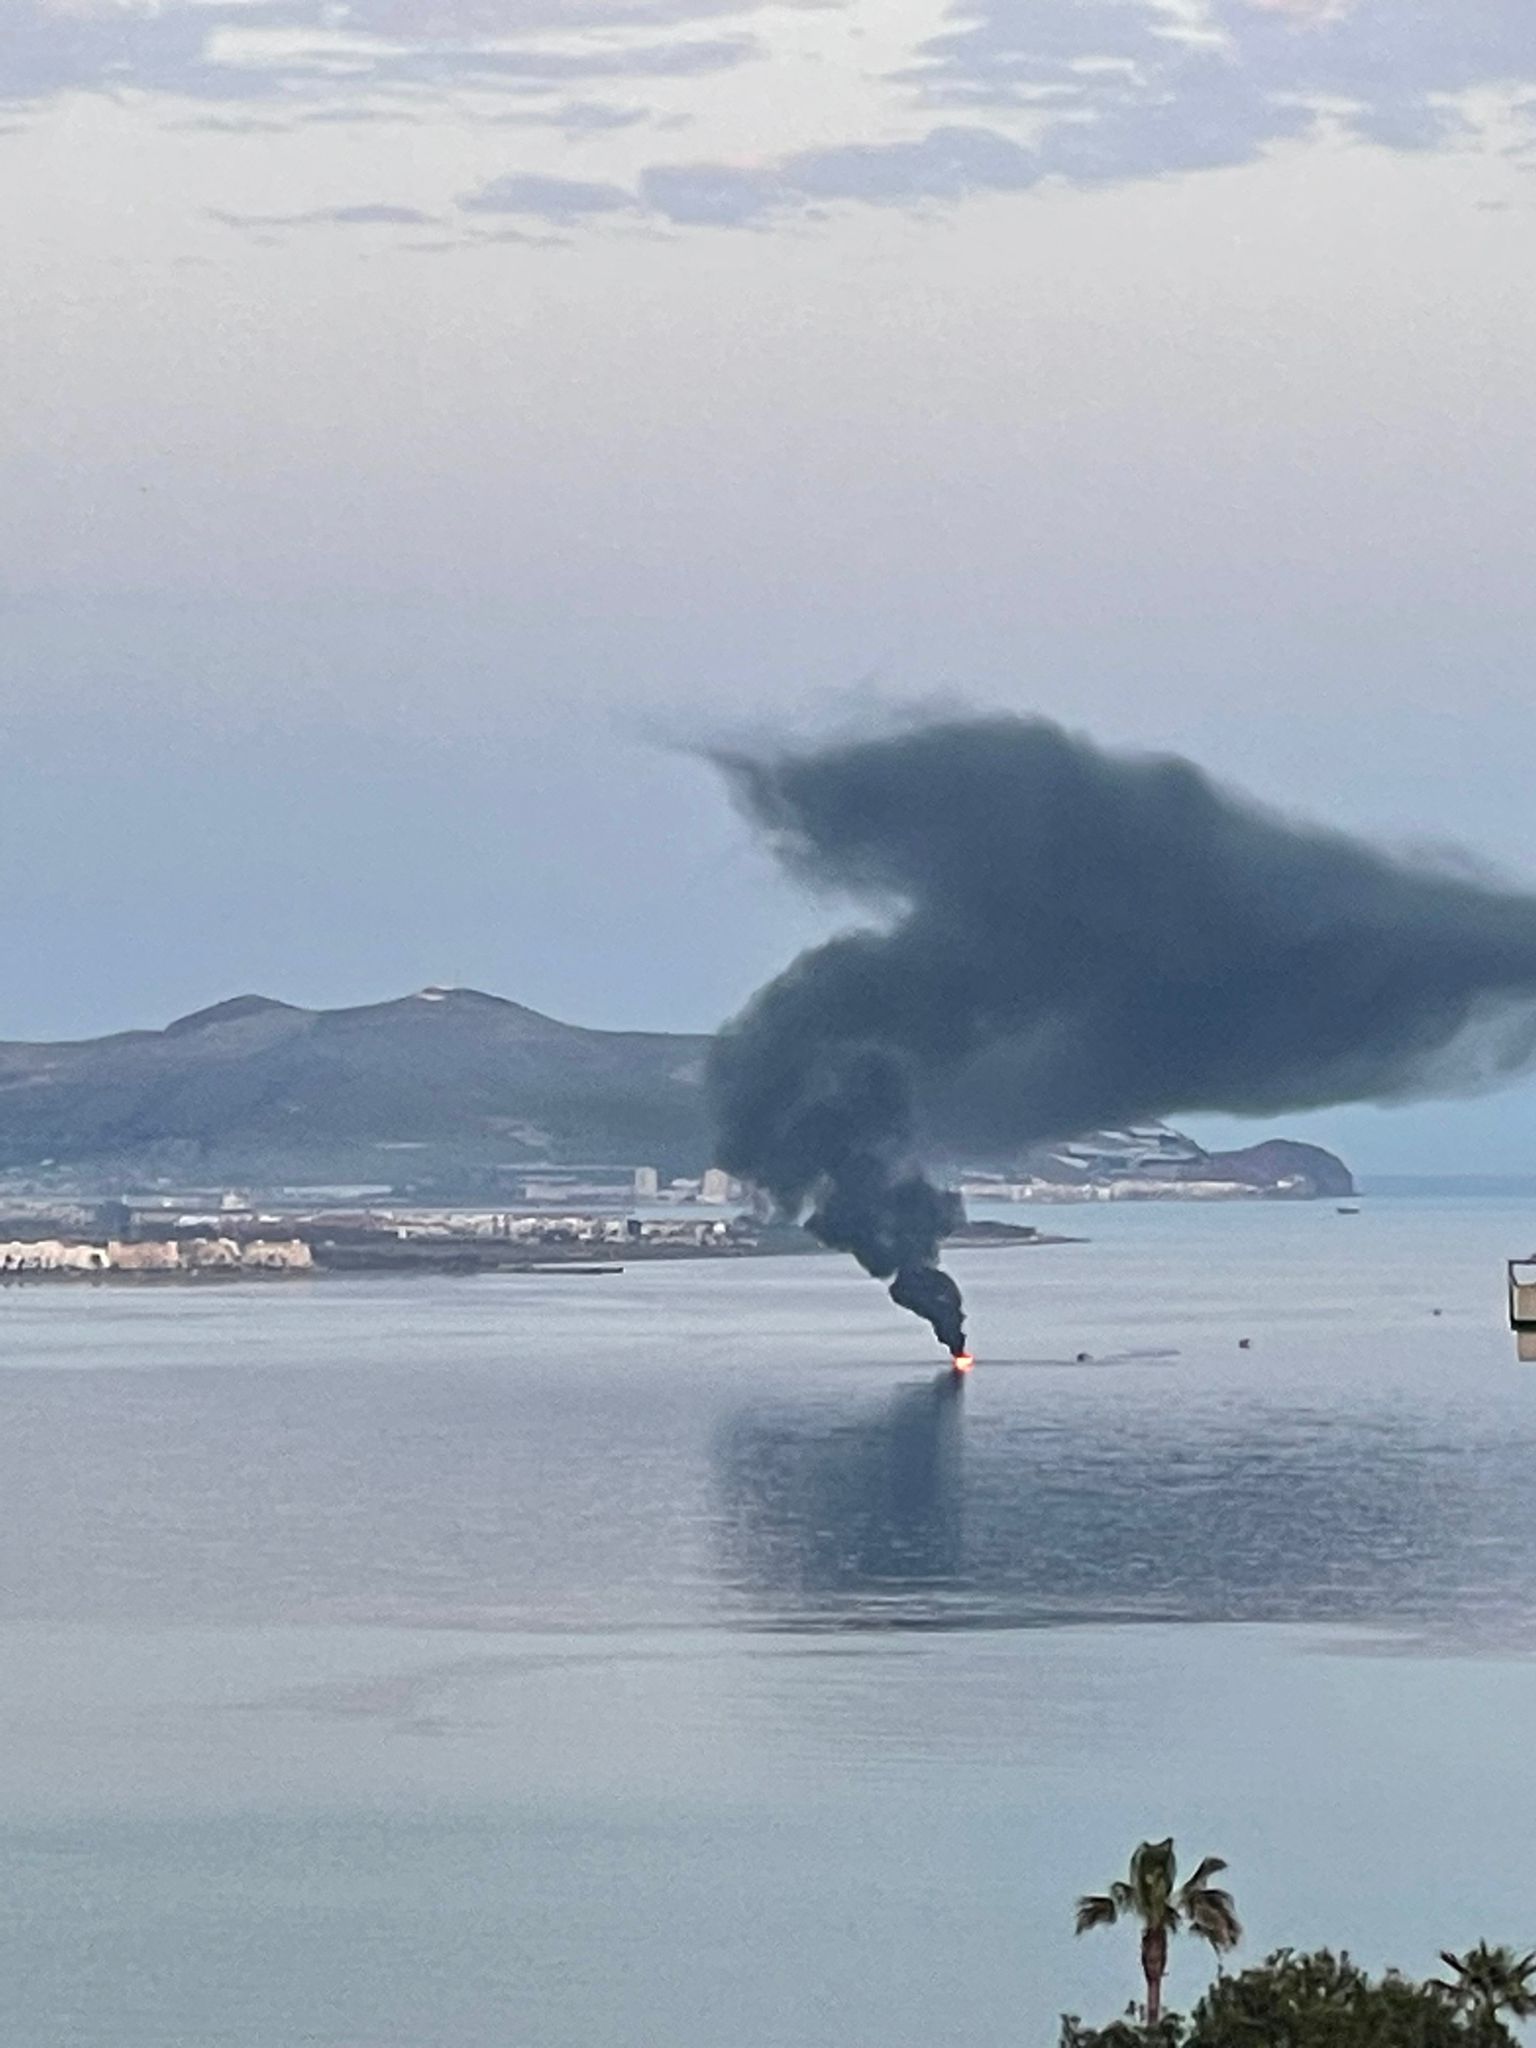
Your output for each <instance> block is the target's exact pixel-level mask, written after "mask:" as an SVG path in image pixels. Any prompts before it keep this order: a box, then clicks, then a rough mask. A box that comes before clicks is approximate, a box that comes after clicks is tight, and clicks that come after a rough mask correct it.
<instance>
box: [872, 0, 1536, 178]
mask: <svg viewBox="0 0 1536 2048" xmlns="http://www.w3.org/2000/svg"><path fill="white" fill-rule="evenodd" d="M952 18H953V19H954V22H955V26H954V27H952V28H950V29H947V30H946V31H945V32H944V33H942V34H941V35H939V36H936V37H934V38H933V39H932V40H931V41H930V42H928V43H927V44H926V45H925V46H924V47H923V49H922V50H921V51H920V53H919V62H918V64H917V65H916V66H915V67H914V68H913V69H912V70H910V71H909V72H907V73H905V74H904V77H905V80H906V82H907V83H909V84H911V85H913V86H915V87H916V89H917V91H918V94H919V96H920V97H921V98H922V99H923V100H925V101H926V102H927V103H929V104H931V105H939V106H945V105H947V106H954V107H965V108H970V109H978V108H987V109H991V110H994V111H998V110H1002V109H1017V110H1021V111H1022V110H1028V111H1031V112H1035V113H1038V112H1039V111H1040V109H1041V108H1042V107H1046V108H1048V109H1049V111H1050V113H1051V114H1052V115H1053V116H1054V117H1055V120H1054V122H1053V125H1052V126H1051V127H1050V128H1049V129H1048V130H1047V132H1046V136H1045V139H1044V140H1043V142H1042V145H1041V157H1042V163H1043V165H1044V168H1045V169H1047V170H1048V171H1051V172H1060V173H1061V174H1063V175H1065V176H1068V177H1090V176H1091V177H1107V176H1124V177H1140V176H1148V175H1156V174H1157V173H1159V172H1162V171H1176V170H1184V169H1190V168H1199V167H1201V166H1203V165H1218V164H1234V163H1242V162H1247V161H1249V160H1251V159H1252V158H1254V157H1256V156H1258V155H1260V154H1261V153H1262V152H1263V151H1264V150H1265V149H1266V148H1268V147H1269V146H1270V145H1271V144H1273V143H1275V142H1277V141H1279V140H1282V139H1283V138H1285V137H1286V136H1289V135H1293V134H1295V133H1297V132H1298V131H1299V130H1300V129H1302V128H1304V127H1305V126H1306V124H1307V112H1308V109H1310V108H1312V107H1316V106H1318V105H1321V104H1323V103H1324V102H1328V103H1342V104H1344V105H1345V106H1347V107H1351V108H1352V109H1353V111H1352V112H1349V113H1346V115H1345V116H1344V119H1345V123H1346V126H1348V127H1352V128H1353V130H1354V132H1355V133H1356V134H1357V135H1358V136H1359V137H1360V138H1361V139H1362V140H1366V141H1371V142H1376V143H1380V144H1384V145H1385V146H1387V147H1389V148H1394V149H1435V148H1443V147H1446V146H1450V145H1454V144H1456V143H1457V142H1458V141H1461V140H1463V139H1464V138H1465V136H1466V134H1467V129H1466V125H1465V123H1464V122H1463V121H1462V120H1461V119H1460V118H1459V117H1458V115H1457V113H1456V111H1455V110H1454V109H1453V108H1449V107H1447V106H1446V105H1445V104H1444V102H1445V100H1446V99H1447V98H1448V97H1450V96H1453V95H1456V94H1459V93H1464V92H1469V91H1472V90H1474V89H1476V88H1479V87H1489V86H1502V85H1509V84H1521V83H1524V82H1527V81H1530V80H1532V79H1536V26H1533V22H1532V17H1531V10H1530V6H1529V0H1456V4H1455V5H1447V4H1444V0H1345V4H1343V5H1342V6H1340V7H1338V8H1321V7H1308V6H1304V5H1288V4H1284V0H1213V4H1212V6H1211V8H1210V10H1209V15H1208V30H1209V33H1208V34H1204V35H1201V36H1199V37H1195V36H1192V35H1190V34H1188V33H1180V32H1178V30H1177V29H1176V27H1175V25H1174V24H1173V22H1172V20H1171V18H1170V16H1169V15H1168V14H1167V13H1166V12H1165V11H1163V10H1162V9H1160V8H1159V7H1157V6H1156V5H1155V4H1154V0H979V4H978V0H965V4H964V5H963V6H958V5H957V6H956V7H955V8H954V10H953V17H952Z"/></svg>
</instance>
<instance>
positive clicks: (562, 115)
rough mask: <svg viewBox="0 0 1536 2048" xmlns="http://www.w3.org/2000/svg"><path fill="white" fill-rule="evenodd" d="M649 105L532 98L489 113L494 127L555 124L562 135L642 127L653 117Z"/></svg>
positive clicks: (605, 132)
mask: <svg viewBox="0 0 1536 2048" xmlns="http://www.w3.org/2000/svg"><path fill="white" fill-rule="evenodd" d="M655 119H656V115H655V113H654V112H653V110H652V109H651V108H650V107H632V106H616V105H614V104H612V103H611V102H609V101H605V100H564V101H561V102H560V103H559V104H557V105H550V104H548V103H545V102H535V103H534V104H533V105H531V106H527V107H520V108H518V109H516V110H515V111H512V112H508V113H500V114H492V115H491V116H490V123H489V124H490V125H491V126H492V127H496V128H555V129H558V130H559V132H560V133H561V134H562V135H566V136H571V137H575V136H580V135H612V134H616V133H618V132H620V131H621V130H623V129H625V128H643V127H645V126H646V125H647V124H648V123H650V122H653V121H655Z"/></svg>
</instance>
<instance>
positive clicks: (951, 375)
mask: <svg viewBox="0 0 1536 2048" xmlns="http://www.w3.org/2000/svg"><path fill="white" fill-rule="evenodd" d="M0 174H3V176H4V183H5V190H6V191H7V192H8V193H9V194H10V195H11V199H12V203H11V205H10V206H9V207H7V208H6V210H5V213H4V216H3V219H0V257H3V264H4V275H5V278H6V291H7V297H8V303H9V306H10V309H11V318H10V320H9V322H8V323H7V346H6V351H5V359H6V374H5V376H4V378H3V379H0V465H3V467H0V474H3V475H4V477H5V479H6V489H5V491H4V493H3V494H0V575H3V578H4V586H3V588H4V604H5V631H4V635H3V640H0V691H3V705H0V807H3V808H0V846H3V854H4V869H3V872H4V876H5V887H6V899H7V908H6V918H5V925H6V937H7V947H6V952H7V959H8V964H9V971H8V973H7V975H6V977H5V984H4V987H3V989H0V1036H7V1037H51V1036H56V1035H75V1034H84V1033H89V1032H96V1031H100V1030H106V1029H112V1028H119V1027H122V1026H126V1025H130V1024H156V1023H161V1022H164V1021H166V1020H167V1019H169V1018H170V1017H172V1016H174V1015H175V1014H177V1013H178V1012H180V1011H185V1010H188V1009H191V1008H194V1007H197V1006H200V1005H201V1004H204V1003H206V1002H210V1001H213V1000H215V999H217V998H219V997H222V996H225V995H230V994H233V993H236V992H238V991H242V990H247V989H257V990H261V991H263V992H265V993H269V994H274V995H280V996H284V997H287V998H289V999H291V1000H294V1001H299V1002H308V1003H319V1004H334V1003H344V1002H352V1001H363V1000H371V999H374V998H377V997H381V996H385V995H390V994H396V993H401V992H404V991H405V990H407V989H410V988H413V987H416V986H419V985H420V984H422V983H425V982H427V981H456V982H468V983H473V984H476V985H479V986H482V987H486V988H490V989H493V990H495V991H497V992H500V993H503V994H508V995H513V996H516V997H519V998H521V999H523V1000H525V1001H528V1002H531V1003H534V1004H536V1005H537V1006H539V1007H541V1008H546V1009H549V1010H552V1011H555V1012H556V1013H558V1014H561V1015H564V1016H568V1017H570V1018H572V1019H574V1020H576V1021H580V1022H586V1023H593V1024H606V1025H650V1026H658V1027H676V1028H690V1029H696V1028H707V1027H709V1026H711V1025H713V1024H714V1023H715V1022H717V1021H718V1020H719V1018H720V1017H721V1016H722V1015H723V1014H725V1013H726V1012H728V1011H729V1010H730V1009H732V1008H733V1007H734V1006H735V1005H736V1004H738V1003H739V1002H740V1001H741V1000H742V999H743V997H744V996H745V995H746V994H747V993H748V992H749V991H750V989H751V988H752V987H753V985H754V984H755V983H756V982H758V981H759V980H761V979H762V978H764V977H765V976H766V975H767V974H768V973H770V972H771V971H773V970H774V969H775V968H776V967H777V966H778V965H779V964H780V963H781V962H782V960H783V959H784V957H785V956H786V955H787V953H788V952H789V951H790V950H791V949H792V948H793V947H794V946H795V945H797V944H799V943H802V942H804V941H805V940H807V939H809V938H811V937H813V936H815V935H817V934H818V933H820V932H821V931H823V930H825V929H827V928H828V927H829V925H830V924H831V923H832V922H835V921H836V918H837V914H838V913H837V910H836V907H835V906H826V905H821V906H816V905H807V904H804V903H802V902H800V901H798V900H797V899H796V898H795V896H794V895H793V894H792V892H791V891H790V890H789V889H788V888H787V886H785V885H783V884H781V883H780V882H779V881H778V880H777V879H776V878H775V877H774V876H773V875H772V874H771V873H770V872H769V870H768V868H767V866H766V864H765V863H764V861H763V859H762V857H761V856H760V855H759V854H758V853H757V852H756V851H755V850H754V849H753V848H752V847H751V846H750V845H749V844H748V843H747V842H746V840H745V838H744V835H743V833H742V831H741V829H740V827H739V826H738V825H737V823H736V822H735V820H734V819H733V818H732V817H731V816H730V814H729V812H728V811H727V810H726V808H725V806H724V804H723V802H722V800H721V798H720V796H719V794H718V792H717V791H716V790H715V789H714V788H713V787H712V785H711V781H710V778H709V775H708V773H707V771H705V770H704V769H703V768H701V767H699V766H698V765H696V764H695V763H694V762H693V761H692V760H691V759H690V758H689V757H688V756H687V754H686V752H685V751H682V749H684V748H685V747H686V744H687V742H688V741H689V740H691V739H696V738H698V737H701V736H703V737H711V738H712V737H717V736H718V735H719V734H720V733H721V732H722V731H724V732H738V731H740V730H741V729H742V728H743V727H755V728H759V729H766V730H768V731H771V732H774V733H776V734H783V733H786V732H787V733H801V732H814V731H818V730H821V729H824V728H826V727H829V726H832V725H838V724H841V725H847V724H849V723H853V722H857V721H858V720H860V719H861V718H868V717H874V716H878V715H880V707H882V706H886V705H890V704H902V703H909V702H913V701H919V702H920V701H924V700H928V699H933V700H935V701H942V702H944V703H946V704H953V703H956V702H960V703H965V702H969V703H973V704H976V705H981V706H998V705H1003V706H1010V707H1014V708H1018V709H1035V710H1041V711H1044V712H1047V713H1049V714H1051V715H1053V716H1056V717H1058V718H1061V719H1063V720H1065V721H1066V722H1068V723H1070V724H1074V725H1079V726H1082V727H1084V728H1086V729H1088V730H1090V731H1092V732H1093V733H1094V734H1095V735H1096V736H1097V737H1099V738H1100V739H1102V740H1105V741H1108V742H1111V743H1114V742H1123V743H1127V744H1135V745H1143V744H1154V745H1158V746H1172V747H1176V748H1178V749H1180V750H1183V751H1185V752H1187V753H1189V754H1191V755H1193V756H1194V757H1195V758H1197V759H1198V760H1200V761H1202V762H1203V763H1205V764H1206V765H1207V766H1209V767H1210V768H1212V769H1213V770H1215V771H1216V772H1217V773H1219V774H1221V775H1224V776H1227V777H1229V778H1231V779H1234V780H1237V781H1240V782H1242V783H1244V784H1245V785H1247V786H1248V787H1249V788H1251V789H1253V790H1256V791H1258V792H1260V793H1262V794H1263V795H1264V796H1266V797H1267V798H1268V799H1269V800H1271V801H1272V802H1274V803H1277V804H1280V805H1282V806H1285V807H1288V808H1291V809H1295V810H1298V811H1302V812H1305V813H1307V814H1309V815H1311V816H1314V817H1321V818H1325V819H1328V820H1331V821H1333V822H1335V823H1339V824H1343V825H1348V826H1351V827H1355V828H1360V829H1366V830H1370V831H1372V832H1374V833H1376V834H1378V835H1380V836H1382V837H1384V838H1386V839H1387V840H1389V841H1391V842H1393V843H1398V844H1412V843H1421V844H1422V843H1429V844H1434V845H1437V846H1439V845H1443V844H1445V843H1447V842H1459V843H1461V844H1462V845H1464V846H1466V847H1467V848H1468V849H1470V850H1471V851H1472V852H1473V853H1474V854H1475V855H1476V856H1477V858H1478V859H1479V860H1481V861H1482V862H1484V863H1486V864H1488V865H1491V866H1494V867H1496V868H1498V869H1500V870H1501V871H1503V872H1504V873H1506V874H1510V875H1514V876H1517V877H1524V878H1525V879H1527V880H1536V806H1533V804H1532V801H1531V793H1532V787H1533V782H1536V716H1533V708H1536V707H1533V700H1536V692H1533V689H1532V680H1531V669H1532V663H1531V649H1532V628H1533V625H1536V585H1533V580H1532V576H1531V573H1530V571H1531V552H1532V541H1531V536H1532V534H1533V532H1536V467H1533V460H1532V458H1533V454H1536V449H1533V438H1536V434H1533V430H1536V378H1533V376H1532V372H1531V365H1532V363H1533V361H1536V27H1533V23H1532V19H1531V9H1530V0H1455V4H1451V0H1354V4H1350V0H1333V4H1328V0H1319V4H1312V0H1161V4H1154V0H962V4H959V5H957V6H955V7H954V8H952V9H951V8H948V7H946V6H945V5H944V4H943V0H845V4H836V0H828V4H815V5H805V6H753V5H752V4H750V0H215V4H204V0H3V4H0ZM955 828H956V830H957V832H961V833H967V834H971V835H973V836H974V838H975V841H976V844H977V848H978V855H979V856H980V855H981V854H983V853H984V851H985V847H986V841H987V821H986V820H985V819H984V818H960V819H957V820H956V821H955ZM1288 1127H1290V1128H1299V1126H1298V1125H1297V1121H1296V1120H1295V1119H1290V1120H1288ZM1307 1128H1309V1129H1313V1130H1315V1131H1317V1132H1319V1133H1320V1134H1322V1135H1324V1136H1328V1135H1337V1136H1338V1137H1339V1141H1340V1142H1341V1143H1345V1144H1347V1146H1348V1147H1349V1148H1350V1149H1351V1150H1352V1153H1353V1156H1354V1157H1355V1158H1356V1160H1357V1161H1358V1162H1359V1163H1362V1164H1364V1165H1366V1166H1375V1167H1377V1168H1379V1169H1386V1170H1390V1169H1409V1168H1413V1167H1416V1166H1422V1167H1423V1168H1425V1169H1426V1170H1432V1169H1436V1168H1444V1169H1454V1168H1466V1169H1468V1170H1473V1169H1477V1168H1488V1169H1490V1170H1499V1169H1502V1170H1506V1171H1515V1170H1519V1169H1520V1168H1522V1167H1527V1168H1531V1169H1532V1170H1536V1094H1533V1093H1532V1092H1531V1091H1529V1090H1527V1091H1524V1092H1522V1093H1521V1094H1520V1095H1518V1096H1516V1097H1512V1098H1507V1099H1505V1100H1502V1101H1500V1102H1498V1103H1497V1104H1486V1103H1485V1104H1475V1105H1470V1106H1467V1105H1450V1106H1444V1107H1435V1108H1426V1109H1415V1110H1412V1111H1406V1112H1395V1113H1393V1114H1392V1115H1390V1116H1383V1115H1381V1114H1380V1113H1377V1112H1362V1113H1358V1114H1353V1115H1346V1116H1343V1117H1340V1116H1334V1117H1328V1118H1320V1119H1315V1120H1313V1122H1312V1123H1311V1124H1310V1125H1308V1126H1307Z"/></svg>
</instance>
